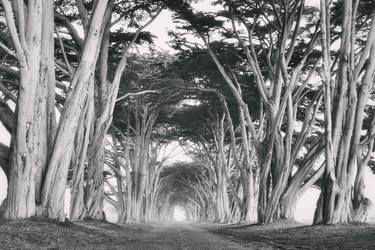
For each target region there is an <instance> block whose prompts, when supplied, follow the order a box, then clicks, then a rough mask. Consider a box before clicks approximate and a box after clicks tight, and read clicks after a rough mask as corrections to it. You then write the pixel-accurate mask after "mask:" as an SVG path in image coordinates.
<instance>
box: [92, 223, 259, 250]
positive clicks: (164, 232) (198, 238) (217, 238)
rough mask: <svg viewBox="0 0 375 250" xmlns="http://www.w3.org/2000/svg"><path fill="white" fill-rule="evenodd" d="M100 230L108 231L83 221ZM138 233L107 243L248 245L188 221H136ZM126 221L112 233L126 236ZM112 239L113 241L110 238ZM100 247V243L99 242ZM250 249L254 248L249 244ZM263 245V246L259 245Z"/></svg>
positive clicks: (164, 248) (165, 249)
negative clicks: (174, 222) (182, 222)
mask: <svg viewBox="0 0 375 250" xmlns="http://www.w3.org/2000/svg"><path fill="white" fill-rule="evenodd" d="M85 226H88V227H90V228H92V229H96V230H97V231H101V232H102V233H108V228H103V227H102V226H103V225H100V224H99V225H85ZM136 227H139V229H140V230H139V231H138V233H134V234H133V235H132V237H131V239H129V240H126V241H121V240H120V242H118V243H119V244H118V245H116V246H115V245H114V244H111V245H112V247H116V248H117V247H118V248H121V249H132V250H133V249H134V250H136V249H137V250H138V249H142V250H143V249H160V250H169V249H171V250H172V249H173V250H193V249H202V250H210V249H215V250H216V249H223V250H224V249H225V250H232V249H249V248H248V247H246V246H244V245H240V244H239V243H236V242H234V241H232V240H230V239H229V238H227V237H224V236H223V235H216V234H213V233H210V232H208V231H207V230H206V229H204V228H202V227H197V226H193V225H190V224H153V225H143V227H142V226H141V225H137V226H136ZM129 228H130V226H129V225H121V226H119V227H118V230H116V231H115V232H111V234H112V235H111V236H112V237H113V236H114V235H115V234H117V236H118V238H119V239H121V238H123V237H124V236H129ZM113 243H115V242H113ZM103 247H104V246H103ZM251 249H254V248H251ZM263 249H264V248H263Z"/></svg>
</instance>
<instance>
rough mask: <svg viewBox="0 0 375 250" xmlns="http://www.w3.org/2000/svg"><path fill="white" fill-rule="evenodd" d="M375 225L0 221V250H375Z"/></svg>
mask: <svg viewBox="0 0 375 250" xmlns="http://www.w3.org/2000/svg"><path fill="white" fill-rule="evenodd" d="M374 235H375V225H372V224H355V225H353V224H347V225H333V226H314V227H313V226H306V225H301V224H298V223H276V224H271V225H220V224H212V223H211V224H209V223H207V224H168V225H167V224H121V225H118V224H111V223H105V222H98V221H85V222H77V223H71V222H66V223H59V222H53V221H48V220H42V219H28V220H20V221H5V220H0V249H129V250H138V249H139V250H143V249H147V250H149V249H150V250H154V249H155V250H158V249H159V250H188V249H192V250H193V249H198V250H205V249H215V250H216V249H225V250H231V249H340V250H342V249H375V237H374Z"/></svg>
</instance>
